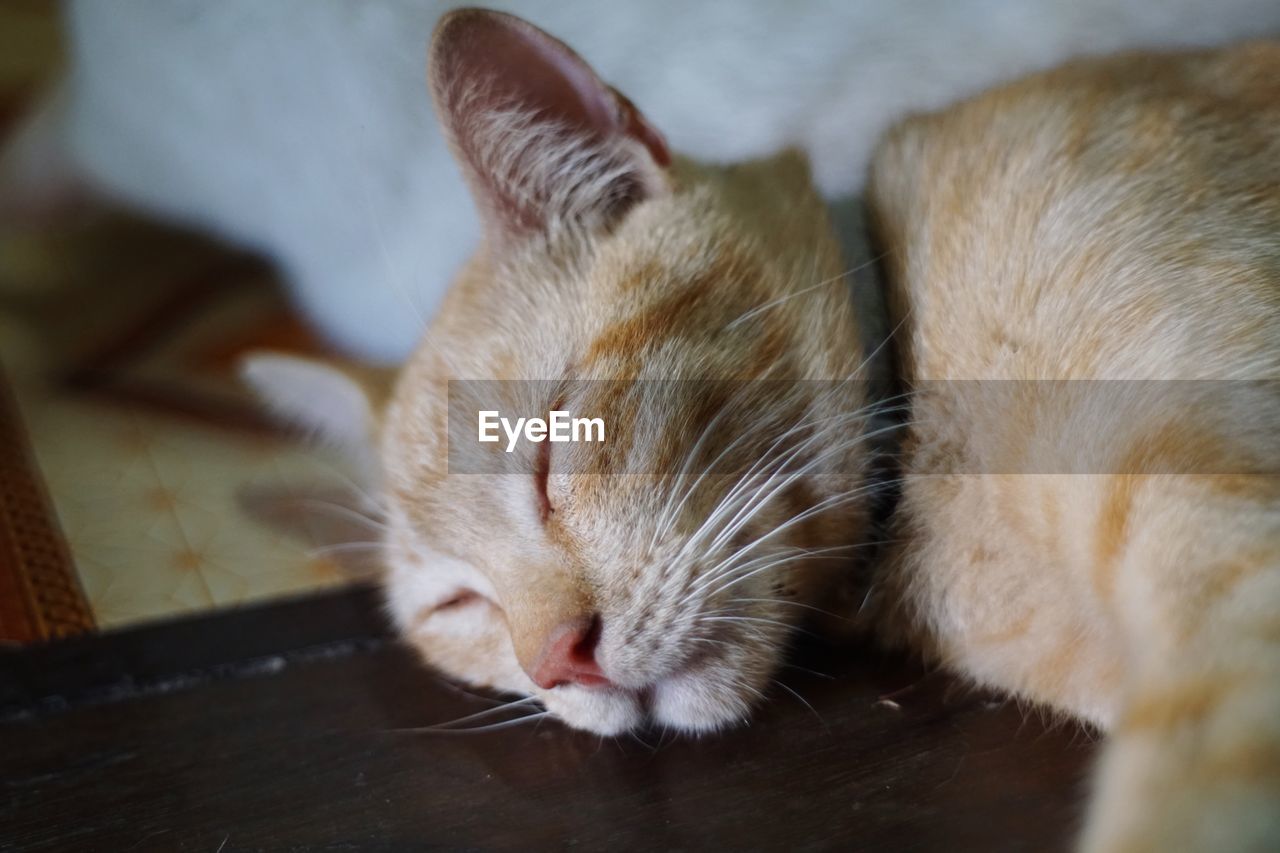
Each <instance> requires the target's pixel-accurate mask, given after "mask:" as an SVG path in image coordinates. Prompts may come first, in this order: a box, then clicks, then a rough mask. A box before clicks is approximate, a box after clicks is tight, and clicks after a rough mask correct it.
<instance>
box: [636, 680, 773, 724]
mask: <svg viewBox="0 0 1280 853" xmlns="http://www.w3.org/2000/svg"><path fill="white" fill-rule="evenodd" d="M651 697H652V698H651V705H650V709H649V713H650V715H651V716H652V718H653V721H654V722H656V723H658V724H659V725H662V726H666V727H667V728H670V729H675V730H677V731H682V732H689V733H706V732H714V731H718V730H720V729H725V728H728V727H730V726H733V725H738V724H744V723H746V722H747V714H748V713H749V710H750V704H751V703H750V701H749V700H747V699H746V698H744V697H743V696H741V695H740V693H739V692H737V691H735V690H734V689H733V686H732V685H730V684H725V683H720V679H716V678H715V677H714V676H712V677H708V676H707V675H703V674H694V673H686V674H682V675H676V676H674V677H671V678H667V679H664V680H663V681H661V682H659V683H658V684H657V685H655V686H654V688H653V690H652V692H651Z"/></svg>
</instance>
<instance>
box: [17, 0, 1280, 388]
mask: <svg viewBox="0 0 1280 853" xmlns="http://www.w3.org/2000/svg"><path fill="white" fill-rule="evenodd" d="M454 5H456V4H454V3H448V2H440V0H325V2H314V0H270V2H260V0H219V2H217V3H209V2H206V0H113V2H111V3H102V2H99V0H68V2H67V3H65V5H64V10H65V14H66V19H67V30H68V36H69V39H68V41H69V50H68V54H69V59H70V68H69V72H68V74H67V76H66V79H65V81H64V83H63V85H62V86H61V87H59V88H58V90H57V91H56V92H55V93H53V94H52V95H51V96H50V97H49V98H48V100H47V102H46V104H45V105H44V107H43V109H41V110H40V111H39V112H38V113H37V114H36V116H35V117H34V118H33V119H32V121H31V123H30V126H29V127H28V129H27V132H26V133H24V134H22V135H21V136H20V138H19V139H18V140H17V141H16V142H15V144H14V145H13V146H12V147H11V148H10V150H9V151H8V153H7V154H6V155H5V160H4V164H3V165H2V166H0V212H4V211H8V213H7V216H8V217H9V218H10V219H12V218H14V217H19V216H23V215H26V216H31V215H32V214H34V213H40V212H46V211H49V210H57V209H59V208H61V207H62V206H64V204H65V202H67V201H69V200H70V199H73V198H76V197H79V196H80V195H82V194H83V192H84V190H85V187H86V185H87V186H88V187H89V188H91V189H95V190H96V191H97V192H99V193H105V194H107V195H109V196H111V197H114V198H118V199H120V200H123V201H126V202H129V203H131V204H133V205H135V206H138V207H140V208H142V209H143V210H146V211H150V212H152V213H154V214H157V215H161V216H164V217H168V218H171V219H173V220H176V221H178V222H180V223H186V224H190V225H194V226H198V227H200V228H202V229H204V230H207V231H209V232H211V233H213V234H216V235H219V236H221V237H224V238H226V239H229V240H231V241H233V242H236V243H239V244H242V245H245V246H247V247H250V248H254V249H258V250H261V251H262V252H264V253H266V254H268V255H270V256H271V257H273V258H274V260H275V261H276V262H277V263H278V265H279V267H280V269H281V270H282V272H283V273H284V276H285V278H286V280H287V282H288V283H289V284H290V286H291V288H292V291H293V294H294V297H295V301H296V303H297V304H298V305H299V306H300V307H301V309H302V311H303V313H304V315H305V316H306V317H307V318H308V319H309V320H310V322H311V323H312V325H313V326H314V327H315V328H316V329H318V330H319V331H320V332H322V333H323V334H324V335H325V336H326V337H327V338H328V340H329V341H331V342H332V343H334V344H335V345H337V346H339V347H342V348H344V349H346V350H348V351H349V352H350V353H352V354H355V355H357V356H363V357H365V358H369V359H375V360H380V361H385V362H389V363H398V362H399V361H401V360H402V359H403V358H404V357H405V356H406V355H407V354H408V353H409V352H410V351H411V350H412V348H413V346H414V344H415V342H416V340H417V338H418V335H419V333H420V331H421V327H422V323H423V318H424V317H427V318H429V317H431V316H432V315H433V314H434V312H435V310H436V308H437V306H438V305H439V303H440V300H441V299H442V298H443V295H444V292H445V290H446V287H447V284H448V282H449V281H450V280H451V279H452V277H453V276H454V274H455V273H456V272H457V270H458V269H460V268H461V266H462V265H463V263H464V261H465V259H466V258H467V257H468V256H469V255H470V254H471V253H472V251H473V250H474V248H475V246H476V244H477V241H478V239H479V223H478V220H477V218H476V216H475V214H474V213H473V212H472V210H471V208H470V207H469V205H468V201H467V194H466V191H465V188H464V187H463V185H462V182H461V181H460V180H459V179H458V176H457V174H456V170H455V169H454V167H453V164H452V163H451V161H450V159H449V156H448V152H447V148H446V144H445V141H444V138H443V136H442V135H441V133H440V131H439V128H438V127H437V126H436V125H435V124H433V123H432V121H431V117H430V112H429V111H428V110H424V109H423V108H422V104H421V99H420V97H419V93H420V90H421V79H422V56H421V52H422V45H423V44H425V43H426V39H427V36H428V34H429V33H430V28H431V26H432V24H433V22H434V21H435V20H436V19H437V18H438V17H439V15H440V14H441V13H442V12H444V11H445V10H446V9H448V8H451V7H452V6H454ZM495 5H496V6H498V7H501V8H503V9H507V10H508V11H517V12H519V13H520V14H522V15H525V16H526V17H528V18H529V19H530V20H532V21H533V22H534V23H535V24H539V25H541V26H543V27H544V28H546V29H547V30H549V31H551V32H555V33H559V34H561V35H562V36H564V37H566V38H568V39H569V41H570V42H571V43H573V44H574V45H576V46H577V47H578V48H579V49H581V50H582V51H583V52H584V54H585V55H586V56H587V57H588V59H590V60H591V61H593V62H594V63H596V64H597V65H598V66H599V67H600V68H601V70H602V71H603V72H604V73H605V75H606V76H607V77H608V78H609V79H611V80H613V81H614V82H616V83H617V84H619V85H621V86H623V87H624V88H625V89H626V91H627V92H628V93H629V94H630V95H631V96H632V97H633V98H635V100H636V103H638V104H640V105H641V106H642V107H643V108H644V109H645V110H646V112H647V113H648V114H650V115H652V116H654V118H655V120H656V122H657V123H658V124H659V125H661V126H662V128H663V129H664V131H665V132H666V133H667V134H669V135H670V137H671V139H672V142H673V144H674V145H675V147H676V148H677V149H678V150H680V151H682V152H684V153H686V154H688V155H690V156H694V157H696V158H698V159H699V160H702V161H714V162H737V161H742V160H745V159H750V158H754V157H761V156H764V155H767V154H770V153H774V152H776V151H777V150H780V149H781V148H783V147H786V146H789V145H791V146H796V147H799V148H801V149H803V150H804V151H806V152H807V153H808V154H809V156H810V158H811V161H812V163H813V164H814V169H815V177H816V179H817V182H818V185H819V187H820V188H821V189H822V191H823V192H824V194H825V195H827V196H828V197H831V196H835V195H840V194H845V193H850V192H853V191H855V190H857V189H858V187H859V184H860V181H861V176H862V174H863V172H864V168H865V165H866V161H867V158H868V156H869V154H870V151H871V146H872V145H873V143H874V141H875V139H876V137H877V136H878V135H879V133H880V132H881V131H883V130H884V129H885V128H886V127H887V126H888V124H889V123H890V122H891V121H892V120H893V119H894V118H896V117H898V116H900V115H902V114H904V113H905V112H907V111H909V110H918V109H926V108H936V107H939V106H942V105H943V104H944V103H947V102H949V101H951V100H954V99H955V98H957V97H960V96H962V95H966V94H970V93H973V92H976V91H978V90H980V89H982V88H984V87H985V86H988V85H991V84H994V83H996V82H999V81H1001V80H1005V79H1010V78H1012V77H1014V76H1016V75H1018V74H1021V73H1025V72H1027V71H1031V70H1034V69H1037V68H1044V67H1048V66H1050V65H1052V64H1054V63H1056V62H1059V61H1061V60H1063V59H1065V58H1067V57H1069V56H1071V55H1075V54H1079V53H1082V52H1105V51H1109V50H1115V49H1119V48H1122V47H1126V46H1148V47H1155V46H1178V45H1188V46H1190V45H1204V44H1213V43H1218V42H1221V41H1223V40H1226V39H1229V38H1234V37H1240V36H1243V35H1249V34H1256V33H1266V32H1275V31H1277V30H1280V4H1276V3H1275V2H1274V0H1213V2H1209V0H1160V1H1159V2H1155V1H1154V0H981V2H970V3H954V2H947V0H913V2H905V3H882V2H871V0H853V2H850V0H818V1H817V2H808V3H805V4H802V5H801V6H799V7H796V6H792V5H787V4H779V3H777V2H775V0H754V2H745V3H744V2H738V1H737V0H735V2H725V0H713V1H712V2H695V3H689V2H685V0H649V2H645V3H612V4H609V5H608V6H607V7H601V5H600V4H598V3H589V2H584V1H583V0H579V2H572V1H571V0H519V2H515V0H505V1H504V2H496V3H495Z"/></svg>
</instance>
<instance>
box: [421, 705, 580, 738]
mask: <svg viewBox="0 0 1280 853" xmlns="http://www.w3.org/2000/svg"><path fill="white" fill-rule="evenodd" d="M554 716H555V714H554V713H552V712H551V711H538V712H535V713H533V714H526V715H525V716H523V717H516V718H515V719H514V720H503V721H502V722H500V723H489V724H488V725H484V726H470V727H468V728H463V729H455V728H448V727H441V726H422V727H420V728H416V729H396V731H398V732H404V733H409V734H433V735H475V734H482V733H484V732H497V731H502V730H503V729H510V728H514V727H516V726H521V725H524V724H526V723H530V722H534V721H537V720H545V719H546V718H547V717H554Z"/></svg>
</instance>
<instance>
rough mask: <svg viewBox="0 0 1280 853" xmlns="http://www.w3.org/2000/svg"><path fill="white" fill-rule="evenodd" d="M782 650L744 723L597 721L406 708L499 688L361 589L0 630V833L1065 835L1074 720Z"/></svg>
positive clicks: (297, 840)
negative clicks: (479, 721) (429, 655)
mask: <svg viewBox="0 0 1280 853" xmlns="http://www.w3.org/2000/svg"><path fill="white" fill-rule="evenodd" d="M796 664H797V665H798V666H803V667H804V669H798V668H789V669H787V670H786V671H785V673H784V674H783V676H782V677H781V680H782V681H783V682H784V683H785V684H786V686H787V687H788V688H790V689H791V690H794V691H795V692H796V693H798V694H800V695H801V696H803V697H804V700H805V701H804V702H802V701H801V700H800V699H798V698H796V697H795V696H792V695H791V694H789V693H788V692H787V691H786V690H785V689H782V688H778V689H776V690H775V692H774V695H773V696H772V697H771V701H770V702H769V703H768V704H767V705H766V706H765V707H763V708H762V709H761V710H760V712H759V714H758V715H757V717H756V719H755V721H754V723H753V724H752V725H751V726H749V727H747V728H744V729H741V730H738V731H732V732H728V733H725V734H722V735H718V736H715V737H706V738H702V739H678V740H677V739H672V738H671V737H664V736H663V735H662V734H661V733H656V732H654V733H646V734H644V735H643V736H642V737H641V738H639V739H632V738H621V739H617V740H613V739H606V740H601V739H599V738H597V737H593V736H589V735H585V734H582V733H577V732H572V731H569V730H567V729H565V728H564V727H562V726H560V725H559V724H557V723H554V722H549V721H546V720H543V721H536V722H529V723H524V724H521V725H518V726H515V727H512V728H509V729H505V730H499V731H489V732H482V733H476V734H459V735H439V734H427V733H421V732H410V731H403V730H404V729H409V728H412V727H415V726H424V725H431V724H436V723H441V722H444V721H448V720H451V719H454V718H458V717H461V716H464V715H467V714H471V713H474V712H476V711H479V710H483V709H485V708H487V707H489V706H490V704H491V702H490V701H489V700H487V699H485V698H482V697H478V696H476V695H471V694H468V693H467V692H464V691H461V690H459V689H458V688H456V687H453V686H452V685H450V684H448V683H446V682H444V681H443V680H441V679H439V678H437V677H435V676H434V675H432V674H431V673H429V672H427V671H426V670H424V669H422V668H421V667H420V666H419V665H418V664H417V663H416V662H415V661H414V659H413V657H412V655H411V654H410V653H409V652H408V651H407V650H406V649H404V648H402V647H401V646H399V645H398V644H397V643H395V642H394V641H392V640H390V639H389V638H388V637H387V632H386V628H385V626H384V624H383V623H382V621H381V619H380V617H379V616H378V613H377V603H376V598H375V596H374V595H373V594H372V592H371V591H369V590H366V589H360V588H356V589H353V590H348V591H344V592H341V593H338V594H329V595H326V596H321V597H318V598H313V599H304V600H299V601H293V602H286V603H283V604H275V605H270V606H266V607H260V608H255V609H246V610H241V611H234V612H227V613H221V614H215V615H212V616H208V617H202V618H199V619H192V620H187V621H182V622H175V623H171V624H165V625H157V626H152V627H146V628H142V629H139V630H135V631H128V632H122V633H118V634H114V635H103V636H100V637H95V638H86V639H81V640H76V641H69V642H64V643H61V644H55V645H51V646H46V647H41V648H31V649H26V650H20V651H12V652H4V653H3V654H0V787H2V795H0V849H3V850H80V849H83V850H107V851H116V850H201V851H210V853H213V851H223V853H227V851H234V850H424V849H478V850H529V849H560V848H566V847H574V848H580V849H588V850H593V849H605V848H608V849H633V850H696V849H777V850H826V849H839V850H892V851H898V850H945V851H959V850H982V851H987V850H1028V851H1049V850H1061V849H1065V848H1066V847H1067V846H1068V844H1069V840H1070V837H1071V835H1072V834H1073V830H1074V827H1075V825H1076V824H1077V823H1078V820H1079V810H1080V803H1081V802H1082V799H1083V792H1084V780H1085V777H1086V774H1087V765H1088V761H1089V758H1090V755H1091V753H1092V751H1093V749H1094V743H1093V739H1092V738H1091V737H1090V736H1088V735H1087V734H1085V733H1083V732H1081V731H1080V730H1079V729H1078V728H1076V727H1074V726H1059V727H1056V728H1046V726H1045V725H1044V724H1043V723H1042V721H1041V720H1040V718H1039V717H1038V716H1037V715H1036V714H1035V713H1034V712H1029V713H1026V714H1024V712H1023V711H1021V710H1019V709H1018V708H1017V707H1015V706H1014V705H1013V704H1012V703H1007V702H1000V701H996V700H995V699H994V698H993V697H991V696H988V695H985V694H981V693H977V692H974V691H969V690H963V689H959V688H957V686H956V685H955V684H954V683H953V682H952V681H950V680H949V679H948V678H946V677H945V676H942V675H939V674H933V675H928V676H924V675H922V674H921V673H920V672H919V671H918V670H916V669H914V668H913V667H911V666H910V665H908V664H906V663H905V662H902V661H896V660H892V659H886V658H884V657H882V656H880V655H878V654H876V653H874V652H872V651H871V650H869V649H862V648H854V649H843V650H822V649H816V648H813V649H801V650H799V652H798V653H797V657H796ZM807 670H814V671H815V672H809V671H807ZM816 672H822V673H825V674H826V675H828V676H830V677H823V676H819V675H818V674H816ZM886 695H888V696H889V698H888V699H887V700H886V699H883V698H882V697H885V696H886ZM805 702H807V703H808V704H809V705H812V708H810V707H807V706H806V704H805Z"/></svg>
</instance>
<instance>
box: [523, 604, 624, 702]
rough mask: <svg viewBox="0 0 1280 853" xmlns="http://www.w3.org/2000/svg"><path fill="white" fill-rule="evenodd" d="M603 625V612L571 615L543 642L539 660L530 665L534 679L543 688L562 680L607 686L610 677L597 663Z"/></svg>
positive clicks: (562, 682)
mask: <svg viewBox="0 0 1280 853" xmlns="http://www.w3.org/2000/svg"><path fill="white" fill-rule="evenodd" d="M601 627H602V626H601V624H600V617H599V616H585V617H581V618H578V619H571V620H569V621H568V622H564V623H561V624H560V625H559V626H557V627H556V628H555V630H553V631H552V632H551V634H550V635H549V636H548V637H547V641H546V643H545V644H543V646H542V652H541V653H540V654H539V655H538V659H537V662H536V663H534V665H533V666H532V667H531V668H530V669H529V677H530V678H532V679H533V683H534V684H536V685H538V686H539V687H541V688H542V689H543V690H550V689H551V688H552V687H559V686H560V685H562V684H578V685H581V686H583V687H605V686H607V685H608V684H609V679H607V678H605V675H604V672H603V671H602V670H601V669H600V664H598V663H596V646H597V645H599V643H600V630H601Z"/></svg>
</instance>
